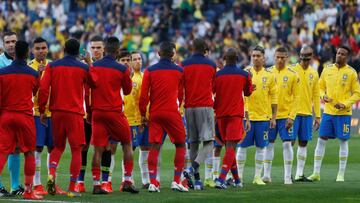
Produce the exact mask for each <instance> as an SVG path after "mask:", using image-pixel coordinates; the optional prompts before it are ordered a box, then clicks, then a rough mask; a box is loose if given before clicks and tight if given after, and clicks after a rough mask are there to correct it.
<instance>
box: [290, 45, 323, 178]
mask: <svg viewBox="0 0 360 203" xmlns="http://www.w3.org/2000/svg"><path fill="white" fill-rule="evenodd" d="M312 56H313V50H312V48H311V47H309V46H304V47H303V48H302V49H301V50H300V63H297V64H296V65H295V66H293V67H291V68H292V69H293V70H295V71H296V72H297V74H298V77H299V91H298V95H299V98H300V99H299V101H298V105H297V106H298V110H297V115H296V118H295V121H294V125H293V134H294V136H295V139H296V138H298V149H297V166H296V175H295V179H294V181H295V182H309V181H311V180H309V179H307V178H306V176H305V175H304V167H305V162H306V156H307V143H308V141H310V140H312V132H313V129H314V130H317V129H318V128H319V125H320V93H319V85H318V81H319V75H318V72H317V71H316V70H315V69H314V68H313V67H311V66H310V62H311V58H312ZM313 113H314V114H315V120H314V123H313Z"/></svg>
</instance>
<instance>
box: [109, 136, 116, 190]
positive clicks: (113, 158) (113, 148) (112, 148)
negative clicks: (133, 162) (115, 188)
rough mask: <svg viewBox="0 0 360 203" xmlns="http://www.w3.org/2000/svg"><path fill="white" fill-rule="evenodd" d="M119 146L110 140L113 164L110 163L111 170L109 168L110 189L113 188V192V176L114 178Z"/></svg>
mask: <svg viewBox="0 0 360 203" xmlns="http://www.w3.org/2000/svg"><path fill="white" fill-rule="evenodd" d="M117 145H118V142H115V141H113V140H110V151H111V163H110V168H109V178H108V182H109V185H110V186H109V187H111V190H112V176H113V173H114V168H115V153H116V149H117Z"/></svg>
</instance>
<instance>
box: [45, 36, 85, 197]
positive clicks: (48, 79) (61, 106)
mask: <svg viewBox="0 0 360 203" xmlns="http://www.w3.org/2000/svg"><path fill="white" fill-rule="evenodd" d="M79 48H80V43H79V41H78V40H76V39H69V40H67V41H66V42H65V48H64V51H65V54H66V55H65V56H64V57H63V58H62V59H59V60H56V61H53V62H50V63H48V65H47V66H46V69H45V74H44V76H43V78H42V80H41V84H40V90H39V111H40V119H41V122H42V123H43V124H44V125H46V120H45V118H46V117H45V114H44V113H45V107H46V104H47V101H48V98H49V96H50V104H49V106H50V111H51V119H52V120H51V121H52V127H53V138H54V149H53V150H52V151H51V154H50V163H49V171H50V172H49V176H48V182H47V190H48V193H49V194H51V195H55V193H56V187H55V180H56V176H55V175H56V169H57V167H58V164H59V161H60V159H61V156H62V154H63V152H64V150H65V147H66V140H67V139H68V141H69V144H70V149H71V156H72V157H71V163H70V183H69V187H68V193H67V195H68V196H69V197H75V196H80V193H78V192H76V191H75V183H76V180H77V178H78V175H79V172H80V168H81V151H82V147H83V146H84V144H85V135H84V119H83V117H84V115H85V112H84V106H83V103H84V89H85V86H86V84H87V78H88V70H89V67H88V66H87V65H86V64H84V63H82V62H80V61H78V60H77V58H76V57H77V56H78V55H79ZM50 88H51V91H50Z"/></svg>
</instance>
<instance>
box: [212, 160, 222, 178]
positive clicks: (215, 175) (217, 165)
mask: <svg viewBox="0 0 360 203" xmlns="http://www.w3.org/2000/svg"><path fill="white" fill-rule="evenodd" d="M219 170H220V157H219V156H214V157H213V170H212V174H213V179H214V180H215V179H216V178H219Z"/></svg>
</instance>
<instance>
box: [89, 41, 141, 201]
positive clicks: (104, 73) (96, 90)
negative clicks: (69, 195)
mask: <svg viewBox="0 0 360 203" xmlns="http://www.w3.org/2000/svg"><path fill="white" fill-rule="evenodd" d="M119 51H120V41H119V39H117V38H116V37H109V38H108V39H107V40H106V42H105V53H106V56H105V57H104V58H103V59H101V60H99V61H97V62H95V63H94V64H93V66H92V67H91V70H90V75H91V83H93V84H91V93H92V95H91V110H92V124H93V132H92V138H91V143H92V145H94V148H95V152H94V156H93V161H92V173H93V181H94V189H93V194H107V192H106V191H105V190H103V189H101V187H100V159H101V156H102V153H103V151H104V150H105V148H106V147H107V146H108V145H109V139H111V140H113V141H116V142H121V144H122V149H123V161H124V169H125V175H124V178H125V181H124V182H123V183H122V187H123V190H122V191H124V192H130V193H138V192H139V190H137V189H136V188H135V186H134V185H133V183H132V171H133V166H134V162H133V152H132V146H131V134H130V127H129V123H128V121H127V119H126V117H125V115H124V113H123V112H122V111H123V109H122V105H123V101H122V98H121V95H120V94H119V93H120V91H121V90H123V93H124V95H128V94H130V92H131V89H132V82H131V78H130V71H129V69H128V68H127V67H126V66H123V65H121V64H119V63H117V62H116V56H117V55H118V53H119ZM109 81H111V82H109Z"/></svg>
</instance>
